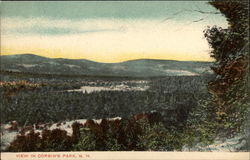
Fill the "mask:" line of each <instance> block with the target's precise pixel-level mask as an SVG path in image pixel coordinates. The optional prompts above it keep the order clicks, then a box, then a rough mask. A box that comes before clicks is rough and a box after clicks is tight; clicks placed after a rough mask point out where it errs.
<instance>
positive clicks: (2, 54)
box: [0, 53, 214, 64]
mask: <svg viewBox="0 0 250 160" xmlns="http://www.w3.org/2000/svg"><path fill="white" fill-rule="evenodd" d="M18 55H33V56H38V57H43V58H48V59H68V60H86V61H91V62H95V63H107V64H115V63H124V62H129V61H137V60H158V61H179V62H210V63H212V62H214V60H211V61H208V60H204V61H202V60H177V59H159V58H136V59H128V60H124V61H120V62H101V61H95V60H90V59H87V58H65V57H49V56H43V55H39V54H35V53H18V54H4V53H1V54H0V56H18Z"/></svg>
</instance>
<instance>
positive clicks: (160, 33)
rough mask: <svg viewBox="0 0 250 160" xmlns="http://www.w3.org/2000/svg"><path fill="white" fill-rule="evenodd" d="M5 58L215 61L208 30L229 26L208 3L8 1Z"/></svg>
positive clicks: (3, 30)
mask: <svg viewBox="0 0 250 160" xmlns="http://www.w3.org/2000/svg"><path fill="white" fill-rule="evenodd" d="M0 5H1V54H2V55H10V54H24V53H32V54H36V55H40V56H45V57H51V58H71V59H88V60H92V61H97V62H105V63H116V62H122V61H127V60H132V59H168V60H182V61H212V59H211V58H210V57H209V51H210V50H211V49H210V48H209V46H208V43H207V41H206V39H205V38H204V34H203V30H205V29H206V27H207V26H213V25H218V26H221V27H224V28H225V27H227V22H226V19H225V17H224V16H222V15H221V14H206V13H200V12H199V11H203V12H218V11H217V10H216V9H214V8H213V7H212V6H210V5H209V4H208V3H207V2H206V1H60V2H59V1H26V2H25V1H23V2H18V1H14V2H13V1H4V2H1V3H0Z"/></svg>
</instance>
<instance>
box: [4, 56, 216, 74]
mask: <svg viewBox="0 0 250 160" xmlns="http://www.w3.org/2000/svg"><path fill="white" fill-rule="evenodd" d="M211 64H212V63H211V62H194V61H173V60H154V59H138V60H130V61H125V62H121V63H98V62H93V61H89V60H85V59H63V58H46V57H41V56H37V55H33V54H20V55H3V56H1V70H4V71H14V72H29V73H30V72H32V73H43V74H63V75H91V76H95V75H96V76H135V77H151V76H180V75H190V76H192V75H201V74H209V73H211V70H210V67H209V66H210V65H211Z"/></svg>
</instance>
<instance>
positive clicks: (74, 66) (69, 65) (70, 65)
mask: <svg viewBox="0 0 250 160" xmlns="http://www.w3.org/2000/svg"><path fill="white" fill-rule="evenodd" d="M63 65H65V66H68V67H70V68H80V66H77V65H74V64H63Z"/></svg>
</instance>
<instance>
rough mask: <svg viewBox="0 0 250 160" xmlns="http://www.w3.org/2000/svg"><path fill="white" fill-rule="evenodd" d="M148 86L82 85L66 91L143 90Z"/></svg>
mask: <svg viewBox="0 0 250 160" xmlns="http://www.w3.org/2000/svg"><path fill="white" fill-rule="evenodd" d="M148 88H149V86H143V87H138V86H128V85H125V84H121V85H113V86H82V87H81V88H80V89H72V90H67V91H68V92H84V93H85V92H87V93H92V92H99V91H145V90H147V89H148Z"/></svg>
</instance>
